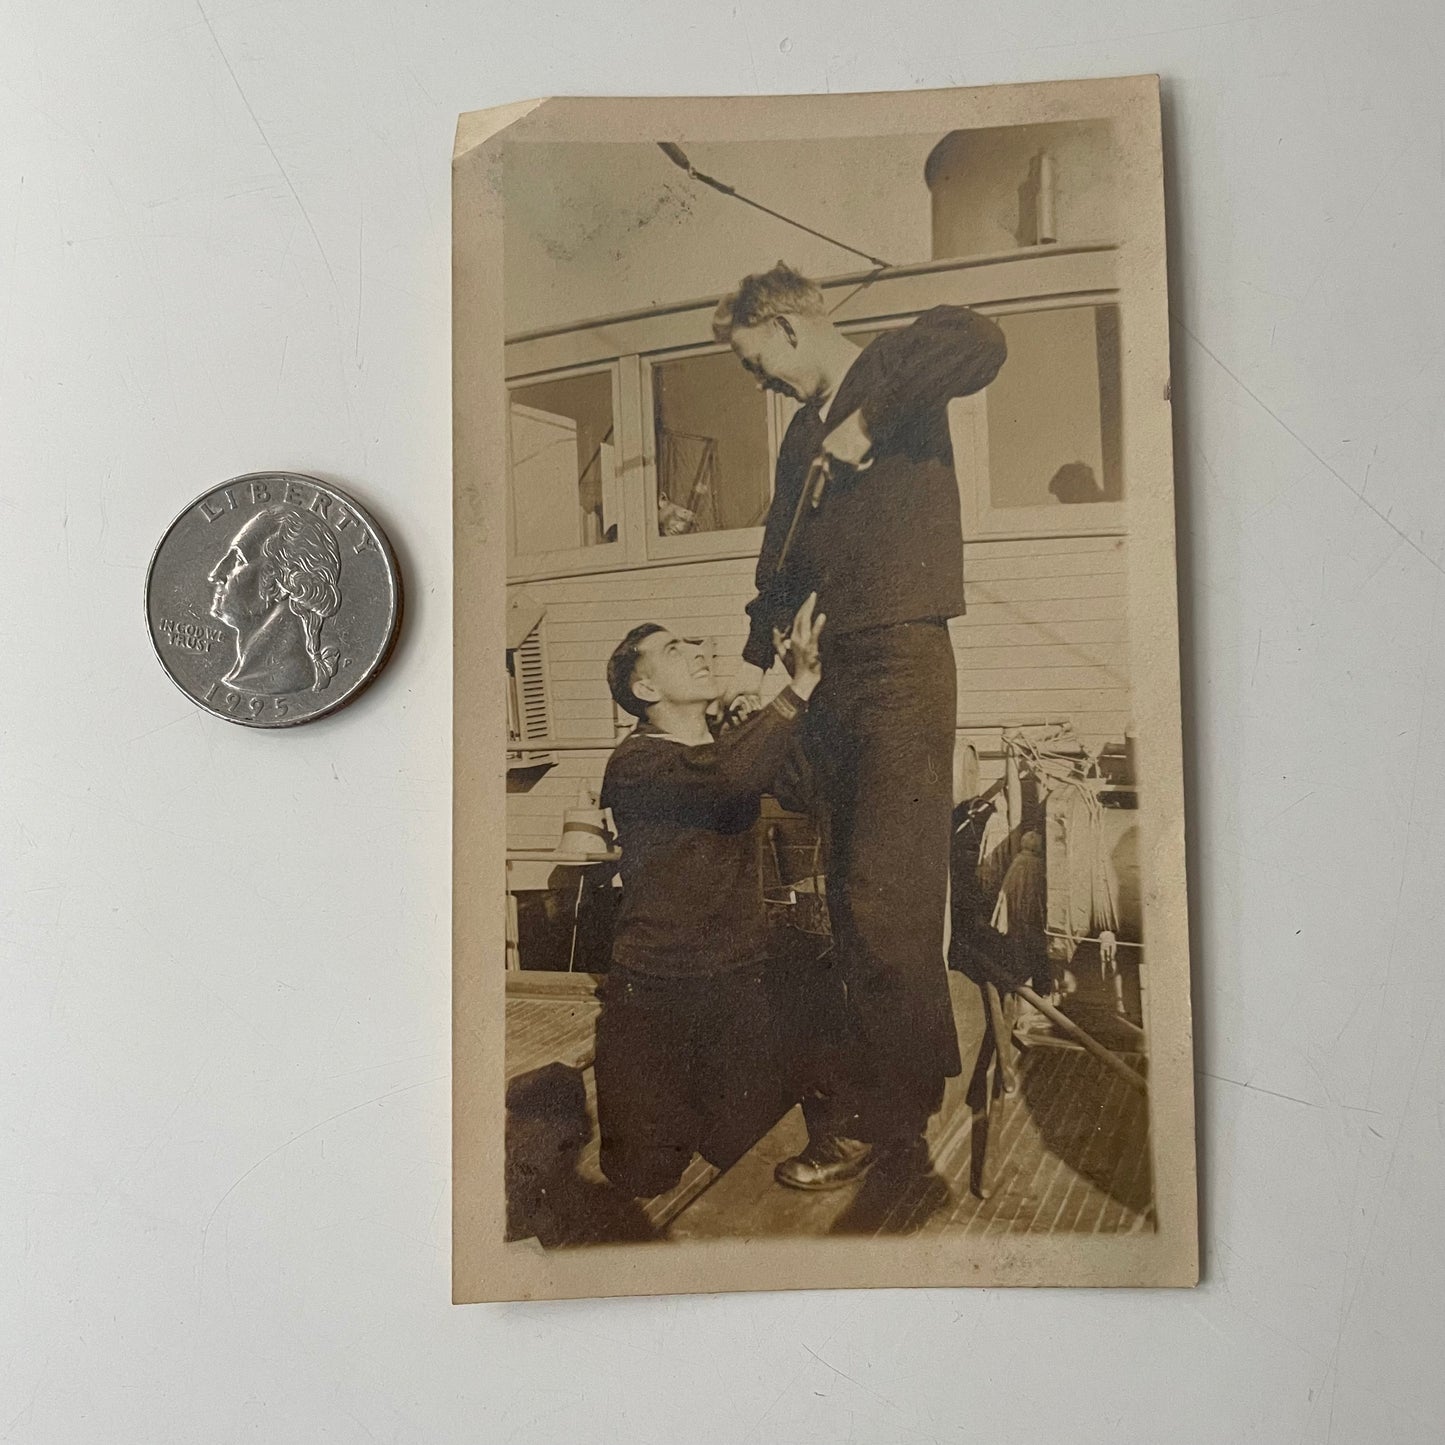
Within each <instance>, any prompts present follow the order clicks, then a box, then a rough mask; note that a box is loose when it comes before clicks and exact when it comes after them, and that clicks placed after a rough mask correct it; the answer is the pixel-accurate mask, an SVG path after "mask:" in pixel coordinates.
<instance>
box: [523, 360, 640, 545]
mask: <svg viewBox="0 0 1445 1445" xmlns="http://www.w3.org/2000/svg"><path fill="white" fill-rule="evenodd" d="M510 423H511V428H510V430H511V460H512V528H513V537H514V540H515V545H516V550H517V554H518V555H519V556H527V555H529V554H533V553H537V552H555V551H566V550H571V549H573V548H577V547H595V546H597V545H598V544H599V543H602V542H615V541H616V540H617V528H618V524H619V522H620V521H621V519H622V499H621V496H620V493H619V490H618V484H617V471H616V441H615V437H616V421H615V418H614V416H613V412H612V374H611V372H609V371H598V372H590V373H587V374H586V375H583V376H569V377H563V378H561V379H560V380H556V381H540V382H534V383H532V384H531V385H527V386H518V387H514V388H513V389H512V392H511V417H510Z"/></svg>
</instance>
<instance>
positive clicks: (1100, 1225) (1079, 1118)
mask: <svg viewBox="0 0 1445 1445" xmlns="http://www.w3.org/2000/svg"><path fill="white" fill-rule="evenodd" d="M950 984H951V986H952V990H953V996H954V1005H955V1018H956V1020H957V1023H958V1026H959V1034H960V1042H961V1047H962V1051H963V1053H964V1056H965V1070H964V1073H963V1075H961V1076H960V1077H959V1078H956V1079H951V1080H949V1081H948V1086H947V1089H946V1091H945V1099H944V1106H943V1108H942V1109H941V1110H940V1111H939V1113H938V1114H937V1115H936V1116H935V1118H934V1120H933V1123H932V1126H931V1128H930V1131H929V1142H930V1147H931V1150H932V1157H933V1171H932V1173H931V1174H929V1175H926V1176H923V1177H921V1178H917V1179H913V1180H910V1181H907V1182H906V1183H903V1184H899V1185H896V1186H890V1185H888V1184H886V1183H880V1180H879V1179H878V1178H876V1177H874V1178H872V1179H869V1180H865V1181H863V1183H862V1184H861V1185H856V1186H852V1187H850V1188H846V1189H841V1190H836V1191H830V1192H827V1193H821V1194H808V1193H803V1192H800V1191H794V1190H786V1189H782V1188H780V1187H779V1186H778V1185H777V1184H776V1183H775V1182H774V1180H773V1168H774V1166H775V1165H776V1164H777V1163H779V1162H780V1161H781V1160H783V1159H786V1158H788V1157H789V1156H790V1155H792V1154H794V1153H796V1152H797V1150H798V1149H800V1148H801V1147H802V1145H803V1144H804V1142H805V1140H806V1131H805V1129H804V1126H803V1121H802V1117H801V1111H800V1110H799V1109H796V1108H795V1109H793V1110H791V1111H790V1112H789V1113H788V1114H787V1115H786V1116H785V1117H784V1118H783V1119H782V1120H780V1121H779V1123H778V1124H777V1125H776V1126H775V1127H774V1128H773V1129H772V1130H770V1131H769V1132H768V1134H766V1135H765V1136H764V1137H763V1138H762V1139H761V1140H759V1141H758V1143H757V1144H756V1145H754V1147H753V1148H752V1150H750V1151H749V1153H748V1154H747V1155H745V1156H744V1158H743V1159H741V1160H739V1161H738V1163H737V1164H735V1165H734V1166H733V1167H732V1168H731V1169H730V1170H728V1171H727V1172H726V1173H724V1174H719V1173H718V1171H717V1170H716V1169H714V1168H713V1167H712V1166H710V1165H708V1164H706V1163H705V1162H704V1161H702V1160H701V1159H695V1160H694V1161H693V1163H692V1165H691V1166H689V1169H688V1171H687V1173H686V1174H685V1175H684V1177H683V1179H682V1181H681V1183H679V1185H678V1186H677V1187H676V1188H675V1189H674V1190H672V1191H671V1192H670V1193H668V1194H666V1195H662V1196H659V1197H658V1198H656V1199H652V1200H644V1201H639V1202H638V1205H637V1209H638V1210H640V1212H641V1214H642V1215H643V1216H645V1219H646V1224H647V1227H648V1228H649V1229H650V1230H651V1231H652V1232H653V1233H654V1235H658V1236H661V1235H666V1236H667V1237H670V1238H673V1239H677V1240H686V1239H709V1238H711V1239H717V1238H739V1237H741V1238H750V1237H756V1236H769V1235H779V1234H784V1235H803V1236H808V1235H811V1236H815V1237H816V1236H819V1235H825V1234H838V1233H854V1234H862V1235H875V1236H882V1235H900V1234H927V1235H934V1234H941V1233H947V1234H949V1235H956V1236H964V1237H977V1238H982V1237H991V1236H1000V1235H1006V1234H1015V1233H1046V1232H1059V1233H1076V1234H1100V1233H1104V1234H1107V1233H1129V1232H1136V1231H1138V1230H1141V1229H1147V1228H1152V1227H1153V1210H1152V1205H1151V1204H1150V1202H1149V1201H1150V1190H1149V1179H1150V1162H1149V1149H1148V1131H1147V1111H1146V1105H1145V1103H1144V1101H1143V1100H1142V1099H1141V1098H1140V1097H1139V1096H1138V1095H1137V1094H1135V1093H1134V1092H1133V1091H1132V1090H1130V1089H1129V1088H1128V1087H1127V1086H1126V1085H1125V1084H1124V1083H1123V1082H1122V1081H1121V1080H1119V1079H1117V1078H1116V1077H1115V1076H1114V1075H1112V1074H1111V1073H1109V1072H1108V1071H1107V1070H1106V1069H1104V1068H1103V1067H1102V1065H1100V1064H1098V1063H1097V1062H1096V1061H1095V1060H1093V1059H1092V1058H1090V1057H1089V1056H1088V1055H1087V1054H1084V1053H1082V1052H1080V1051H1078V1050H1075V1049H1068V1048H1057V1047H1034V1048H1030V1049H1028V1050H1026V1051H1025V1052H1024V1053H1023V1055H1022V1057H1021V1059H1020V1062H1019V1078H1020V1091H1019V1093H1018V1095H1016V1096H1015V1097H1014V1098H1012V1099H1010V1100H995V1102H994V1106H993V1113H992V1116H991V1121H990V1123H991V1127H992V1128H993V1130H994V1131H995V1134H994V1137H993V1138H992V1140H991V1141H990V1144H989V1147H990V1151H991V1152H992V1154H993V1157H994V1161H995V1168H994V1173H995V1181H996V1182H995V1189H994V1193H993V1195H992V1197H991V1198H990V1199H988V1200H981V1199H979V1198H978V1197H977V1196H976V1195H974V1194H973V1193H972V1192H971V1191H970V1180H971V1177H972V1171H973V1168H974V1152H975V1143H976V1141H975V1131H976V1129H977V1128H978V1126H979V1122H980V1121H979V1118H978V1116H976V1115H975V1112H974V1110H973V1108H972V1107H971V1106H970V1104H969V1103H968V1100H967V1097H966V1095H967V1085H968V1078H969V1074H970V1073H971V1070H972V1060H973V1056H974V1054H975V1052H976V1050H977V1044H978V1039H979V1037H980V1035H981V1032H982V1027H983V1019H982V1009H981V1007H980V1004H979V1002H978V998H977V990H976V989H974V988H973V986H972V985H971V984H968V983H967V981H966V980H964V979H962V978H961V977H960V976H958V975H952V976H951V977H950ZM597 1009H598V1006H597V1003H596V1001H595V1000H594V999H591V998H589V997H581V998H578V997H558V998H555V999H553V998H540V999H539V998H515V997H513V998H509V999H508V1002H507V1075H508V1078H509V1079H511V1078H515V1077H517V1076H518V1075H520V1074H523V1073H526V1072H528V1071H530V1070H532V1069H537V1068H541V1067H543V1066H545V1065H546V1064H549V1063H562V1064H565V1065H567V1066H569V1067H572V1068H577V1069H580V1070H583V1071H584V1072H583V1075H582V1077H583V1081H584V1084H585V1090H586V1108H587V1125H588V1131H589V1138H588V1141H587V1143H586V1145H585V1146H584V1147H583V1149H582V1151H581V1153H580V1155H579V1156H578V1158H577V1161H576V1171H577V1175H578V1180H579V1183H580V1184H582V1185H583V1186H584V1187H585V1188H588V1189H594V1190H595V1189H603V1188H605V1180H604V1178H603V1175H602V1172H601V1168H600V1164H599V1159H598V1136H597V1127H596V1120H597V1115H596V1091H595V1088H594V1085H593V1082H592V1077H591V1070H590V1067H589V1065H590V1062H591V1056H592V1036H593V1030H594V1026H595V1021H596V1015H597ZM890 1189H891V1191H892V1192H891V1194H890V1193H889V1190H890ZM598 1217H599V1218H601V1217H605V1216H598ZM608 1237H609V1236H607V1235H606V1234H605V1233H599V1232H598V1226H597V1225H596V1221H595V1220H592V1221H588V1220H579V1221H578V1228H577V1230H576V1232H575V1234H574V1236H573V1237H571V1238H568V1239H566V1240H565V1241H561V1242H565V1243H569V1244H587V1243H601V1242H604V1241H605V1239H606V1238H608Z"/></svg>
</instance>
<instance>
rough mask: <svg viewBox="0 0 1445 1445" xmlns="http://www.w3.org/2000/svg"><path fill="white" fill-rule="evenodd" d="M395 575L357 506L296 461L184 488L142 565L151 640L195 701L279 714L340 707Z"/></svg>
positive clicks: (373, 641) (394, 623)
mask: <svg viewBox="0 0 1445 1445" xmlns="http://www.w3.org/2000/svg"><path fill="white" fill-rule="evenodd" d="M401 601H402V598H401V575H400V573H399V571H398V570H397V565H396V558H395V557H394V555H393V554H392V550H391V545H390V543H389V542H388V541H387V539H386V536H385V534H384V533H383V532H382V530H381V528H380V527H379V526H377V524H376V522H375V521H374V520H373V519H372V517H371V516H370V515H369V514H368V513H367V511H366V509H365V508H364V507H362V506H361V505H360V503H358V502H357V501H356V500H355V499H354V498H352V497H350V496H348V495H347V494H346V493H345V492H343V491H341V490H339V489H338V488H336V487H333V486H331V485H330V484H329V483H326V482H321V481H318V480H317V479H316V478H315V477H308V476H303V475H301V474H300V473H297V472H255V473H252V474H250V475H247V476H244V477H236V478H235V479H234V480H232V481H229V482H225V483H223V484H222V485H221V486H219V487H216V488H214V489H213V490H211V491H209V492H204V493H202V495H201V496H199V497H197V498H196V499H195V501H193V502H192V503H191V504H190V506H188V507H187V508H186V509H185V511H183V512H182V513H181V514H180V516H178V517H177V518H176V519H175V521H174V522H172V523H171V525H170V527H169V528H168V529H167V531H166V534H165V536H163V537H162V538H161V541H160V545H159V546H158V547H157V548H156V551H155V555H154V556H153V557H152V558H151V565H150V570H149V572H148V573H147V576H146V621H147V625H148V627H149V629H150V637H151V644H152V646H153V647H154V648H155V652H156V656H157V657H158V658H159V659H160V662H161V666H162V667H164V668H165V670H166V672H167V674H168V675H169V676H170V678H171V681H172V682H174V683H175V684H176V686H177V687H179V688H180V689H181V691H182V692H184V693H185V694H186V696H187V697H189V698H190V699H191V701H192V702H194V703H196V704H197V705H198V706H199V707H203V708H205V710H206V711H207V712H210V713H214V714H215V715H216V716H217V717H223V718H226V719H227V720H228V721H230V722H236V723H243V724H245V725H246V726H247V727H259V728H277V727H293V726H295V725H296V724H297V723H304V722H311V721H312V720H313V719H315V718H319V717H324V716H325V715H326V714H327V713H332V712H335V711H336V710H337V709H338V708H340V707H344V706H345V705H346V704H347V703H349V702H350V701H351V700H352V699H353V698H354V697H356V695H357V694H358V693H359V692H360V691H361V690H362V689H363V688H364V687H365V686H366V685H367V683H369V682H370V681H371V680H372V678H374V677H375V676H376V674H377V673H378V672H379V671H380V670H381V668H382V666H383V665H384V664H385V662H386V659H387V657H388V656H389V655H390V652H391V648H392V645H393V643H394V642H395V640H396V633H397V628H398V626H399V625H400V622H401Z"/></svg>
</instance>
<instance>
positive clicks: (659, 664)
mask: <svg viewBox="0 0 1445 1445" xmlns="http://www.w3.org/2000/svg"><path fill="white" fill-rule="evenodd" d="M632 690H633V691H634V692H635V693H636V694H637V696H638V697H640V698H641V699H642V700H643V702H646V703H654V702H670V703H690V702H711V701H712V700H713V699H714V698H715V697H716V696H717V695H718V680H717V678H716V677H715V676H714V675H713V670H712V646H711V644H710V643H708V642H706V641H703V640H702V639H700V638H696V637H679V636H678V635H677V634H676V633H675V632H653V633H651V634H649V635H648V636H647V637H644V638H643V639H642V643H641V645H640V646H639V647H638V649H637V670H636V672H635V673H634V674H633V679H632Z"/></svg>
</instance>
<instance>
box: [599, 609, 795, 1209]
mask: <svg viewBox="0 0 1445 1445" xmlns="http://www.w3.org/2000/svg"><path fill="white" fill-rule="evenodd" d="M815 602H816V599H815V598H813V597H809V598H808V599H807V601H806V602H804V604H803V606H802V607H801V608H800V609H799V611H798V614H797V616H796V617H795V618H794V619H793V623H792V629H791V634H790V636H788V637H787V638H784V637H783V635H782V634H781V633H780V632H776V631H775V632H774V635H773V636H774V644H775V646H776V648H777V650H778V652H779V654H780V655H781V656H782V657H783V660H784V662H785V664H786V665H787V668H788V672H789V674H790V676H791V679H792V681H791V685H790V686H789V687H787V688H785V689H784V690H783V691H782V692H781V693H779V694H778V696H777V697H775V698H774V699H773V700H772V702H771V703H769V704H768V705H767V706H766V707H764V708H762V709H760V710H759V711H757V712H754V713H753V714H752V715H751V716H750V717H748V718H746V720H744V721H741V722H739V723H737V724H735V725H734V726H732V727H728V728H725V729H723V730H722V731H721V732H720V733H719V734H718V736H717V737H716V738H714V736H713V735H712V733H711V731H710V730H709V727H708V711H709V707H710V706H711V705H712V704H713V703H714V701H715V700H716V698H717V696H718V693H719V691H720V688H719V684H718V682H717V680H716V678H715V677H714V675H713V671H712V662H711V658H710V656H709V654H708V650H707V649H706V647H705V646H704V645H703V644H702V643H699V642H696V641H690V640H688V639H686V638H681V637H677V636H675V635H674V634H673V633H671V632H669V631H668V630H667V629H666V628H664V627H662V626H660V625H658V624H656V623H646V624H644V625H643V626H641V627H635V628H633V630H632V631H631V632H629V633H628V634H627V636H626V637H625V638H623V640H622V642H621V643H620V644H619V645H618V647H617V650H616V651H615V652H614V653H613V654H612V657H611V658H610V660H609V661H608V664H607V681H608V686H609V688H610V689H611V692H612V696H613V698H614V699H615V701H616V702H617V704H618V706H619V707H621V708H623V709H625V710H626V711H627V712H629V713H631V714H632V715H633V716H634V717H636V718H638V720H639V721H638V726H637V727H636V729H635V730H634V731H633V732H632V733H630V734H629V735H628V736H627V737H626V738H624V739H623V741H622V742H621V743H620V744H619V745H618V747H617V750H616V751H615V752H614V753H613V754H612V757H611V758H610V759H609V761H608V764H607V772H606V775H605V777H604V780H603V785H602V804H603V806H604V807H607V808H610V809H611V810H612V816H613V819H614V821H615V823H616V825H617V835H618V841H619V843H620V844H621V847H622V864H621V871H622V901H621V906H620V908H619V911H618V916H617V926H616V933H615V937H614V941H613V947H612V967H611V970H610V971H609V973H608V975H607V978H606V979H605V980H604V982H603V984H602V987H601V990H600V993H601V997H602V1013H601V1015H600V1017H599V1018H598V1021H597V1062H596V1078H597V1113H598V1122H599V1125H600V1130H601V1136H602V1157H601V1163H602V1171H603V1173H604V1174H605V1175H606V1176H607V1178H608V1179H609V1180H610V1181H611V1182H612V1183H613V1184H614V1185H616V1186H617V1188H619V1189H621V1190H622V1191H624V1192H625V1193H627V1194H631V1195H635V1196H638V1197H651V1196H653V1195H656V1194H662V1193H664V1192H666V1191H667V1190H669V1189H671V1188H672V1187H673V1186H674V1185H675V1184H676V1183H677V1182H678V1181H679V1180H680V1179H681V1178H682V1174H683V1171H684V1170H685V1169H686V1168H687V1166H688V1164H689V1163H690V1162H691V1160H692V1157H693V1155H694V1154H695V1153H700V1154H701V1155H702V1156H703V1158H704V1159H706V1160H707V1161H708V1162H709V1163H711V1164H714V1165H716V1166H717V1167H718V1168H720V1169H726V1168H727V1167H728V1166H729V1165H730V1164H732V1163H734V1162H735V1161H736V1160H737V1159H738V1158H739V1157H741V1155H742V1154H743V1153H745V1152H746V1150H747V1149H748V1148H749V1147H750V1146H751V1145H752V1144H753V1142H754V1140H755V1139H756V1138H757V1137H758V1134H759V1133H760V1132H761V1131H763V1130H766V1129H767V1128H768V1127H769V1126H770V1125H771V1124H772V1123H773V1122H774V1121H775V1120H776V1119H777V1118H778V1117H780V1115H781V1114H782V1113H783V1112H784V1110H786V1109H787V1107H788V1106H789V1105H790V1104H792V1103H793V1102H795V1099H793V1098H790V1097H788V1090H787V1087H786V1084H785V1082H784V1079H785V1072H786V1070H785V1066H784V1060H783V1058H782V1057H781V1055H782V1053H783V1052H784V1051H783V1050H782V1048H781V1047H780V1040H779V1037H778V1031H777V1029H776V1027H775V1023H774V1012H773V1009H772V1007H771V1006H770V1002H769V994H768V989H767V977H766V972H767V969H766V965H767V952H768V949H767V934H766V926H765V918H764V913H763V900H762V892H761V889H760V886H759V875H758V855H757V851H756V839H755V836H754V828H753V825H754V824H755V823H756V822H757V819H758V815H759V806H760V802H761V799H762V795H763V793H764V792H765V791H767V790H768V789H769V788H770V787H771V786H772V785H773V784H774V783H775V780H776V779H777V777H778V775H779V773H780V772H781V771H782V770H783V769H784V767H785V765H787V764H788V762H789V755H790V752H791V751H792V749H793V746H794V742H795V725H796V723H797V721H798V719H799V718H800V717H801V716H802V715H803V714H804V713H805V712H806V711H807V707H808V699H809V698H810V697H811V696H812V694H813V690H814V688H816V687H817V685H818V683H819V681H820V680H821V678H822V670H821V667H820V665H819V661H818V637H819V633H820V631H821V629H822V627H823V622H824V619H823V617H822V615H821V614H819V615H818V616H816V617H815V616H814V605H815Z"/></svg>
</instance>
